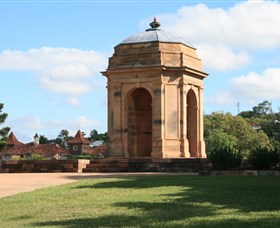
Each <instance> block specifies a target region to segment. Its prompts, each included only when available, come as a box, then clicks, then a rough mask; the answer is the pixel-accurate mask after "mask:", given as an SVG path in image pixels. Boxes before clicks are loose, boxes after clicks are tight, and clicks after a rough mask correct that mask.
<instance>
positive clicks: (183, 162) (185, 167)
mask: <svg viewBox="0 0 280 228" xmlns="http://www.w3.org/2000/svg"><path fill="white" fill-rule="evenodd" d="M210 170H213V168H212V164H211V162H210V161H209V160H208V159H200V158H146V157H143V158H139V157H138V158H113V157H109V158H104V159H99V160H94V161H91V162H90V164H88V165H87V166H86V168H84V169H83V172H181V173H183V172H184V173H185V172H193V173H198V172H199V171H210Z"/></svg>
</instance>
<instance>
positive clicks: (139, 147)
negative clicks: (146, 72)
mask: <svg viewBox="0 0 280 228" xmlns="http://www.w3.org/2000/svg"><path fill="white" fill-rule="evenodd" d="M126 106H127V108H126V110H127V120H126V121H127V136H128V138H127V139H128V140H127V149H128V154H129V156H130V157H151V153H152V97H151V95H150V93H149V92H148V91H147V90H146V89H144V88H139V89H135V90H134V91H132V92H131V93H129V94H128V95H127V99H126Z"/></svg>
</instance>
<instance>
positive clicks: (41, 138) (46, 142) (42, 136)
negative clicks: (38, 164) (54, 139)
mask: <svg viewBox="0 0 280 228" xmlns="http://www.w3.org/2000/svg"><path fill="white" fill-rule="evenodd" d="M39 143H40V144H48V143H50V140H49V139H48V138H47V137H45V136H44V135H40V138H39Z"/></svg>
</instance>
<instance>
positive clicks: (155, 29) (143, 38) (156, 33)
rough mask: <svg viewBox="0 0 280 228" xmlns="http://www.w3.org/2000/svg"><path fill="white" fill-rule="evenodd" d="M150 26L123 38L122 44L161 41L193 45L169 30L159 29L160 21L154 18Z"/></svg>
mask: <svg viewBox="0 0 280 228" xmlns="http://www.w3.org/2000/svg"><path fill="white" fill-rule="evenodd" d="M150 26H151V28H149V29H146V31H145V32H140V33H136V34H133V35H131V36H129V37H128V38H126V39H125V40H123V41H122V42H121V43H120V44H119V45H122V44H134V43H147V42H163V43H180V44H184V45H186V46H189V47H193V46H192V45H191V44H190V43H189V42H188V41H186V40H184V39H183V38H182V37H179V36H177V35H175V34H172V33H170V32H166V31H164V30H162V29H159V27H160V23H159V22H158V21H157V20H156V18H154V21H153V22H151V23H150Z"/></svg>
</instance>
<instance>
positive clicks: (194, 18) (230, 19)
mask: <svg viewBox="0 0 280 228" xmlns="http://www.w3.org/2000/svg"><path fill="white" fill-rule="evenodd" d="M157 18H158V20H159V21H160V22H161V24H162V29H165V30H167V31H170V32H173V33H175V34H177V35H179V36H181V37H183V38H184V39H186V40H187V41H189V42H190V43H192V44H194V46H195V47H198V48H199V54H200V57H202V62H203V64H204V65H205V66H207V67H209V68H213V69H217V70H230V69H235V68H240V67H242V66H243V65H244V64H246V63H248V62H249V56H248V54H247V52H249V51H251V50H259V49H261V50H263V49H267V48H268V49H273V48H280V29H279V28H280V3H279V2H277V1H246V2H245V1H243V2H240V3H237V4H235V5H234V6H233V7H231V8H229V9H222V8H208V7H207V6H206V5H204V4H197V5H195V6H184V7H181V8H180V9H178V10H177V12H175V13H173V14H161V15H158V16H157ZM149 21H150V19H149ZM144 22H145V25H146V24H147V20H145V21H143V22H141V23H140V24H141V25H143V24H144ZM220 61H222V62H220ZM223 64H224V66H223Z"/></svg>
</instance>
